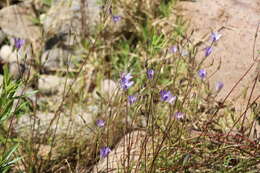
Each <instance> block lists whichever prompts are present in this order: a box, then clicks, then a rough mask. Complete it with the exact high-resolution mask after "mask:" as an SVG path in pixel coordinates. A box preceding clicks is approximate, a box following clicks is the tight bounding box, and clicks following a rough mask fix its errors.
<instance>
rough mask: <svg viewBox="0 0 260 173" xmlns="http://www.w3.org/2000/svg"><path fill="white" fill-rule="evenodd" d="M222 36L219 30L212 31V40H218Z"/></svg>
mask: <svg viewBox="0 0 260 173" xmlns="http://www.w3.org/2000/svg"><path fill="white" fill-rule="evenodd" d="M221 36H222V35H221V34H219V33H218V32H212V33H211V40H212V41H213V42H215V41H218V40H219V39H220V37H221Z"/></svg>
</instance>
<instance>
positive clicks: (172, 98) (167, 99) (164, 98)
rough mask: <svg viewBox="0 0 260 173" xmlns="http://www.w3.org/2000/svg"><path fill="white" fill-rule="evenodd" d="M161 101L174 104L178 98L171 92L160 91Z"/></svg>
mask: <svg viewBox="0 0 260 173" xmlns="http://www.w3.org/2000/svg"><path fill="white" fill-rule="evenodd" d="M160 95H161V100H162V101H164V102H168V103H170V104H172V103H173V102H174V101H175V100H176V96H173V95H172V94H171V92H170V91H165V90H162V91H160Z"/></svg>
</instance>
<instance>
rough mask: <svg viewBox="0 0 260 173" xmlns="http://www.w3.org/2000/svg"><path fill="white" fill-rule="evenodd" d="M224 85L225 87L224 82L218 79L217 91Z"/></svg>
mask: <svg viewBox="0 0 260 173" xmlns="http://www.w3.org/2000/svg"><path fill="white" fill-rule="evenodd" d="M223 87H224V83H223V82H220V81H218V82H217V83H216V91H217V92H219V91H220V90H221V89H222V88H223Z"/></svg>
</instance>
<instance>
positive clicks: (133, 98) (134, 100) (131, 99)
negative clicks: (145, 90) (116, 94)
mask: <svg viewBox="0 0 260 173" xmlns="http://www.w3.org/2000/svg"><path fill="white" fill-rule="evenodd" d="M136 101H137V97H136V96H134V95H132V96H128V103H129V104H133V103H135V102H136Z"/></svg>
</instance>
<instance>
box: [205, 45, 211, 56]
mask: <svg viewBox="0 0 260 173" xmlns="http://www.w3.org/2000/svg"><path fill="white" fill-rule="evenodd" d="M211 52H212V47H211V46H210V47H206V48H205V57H208V56H209V55H210V54H211Z"/></svg>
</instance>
